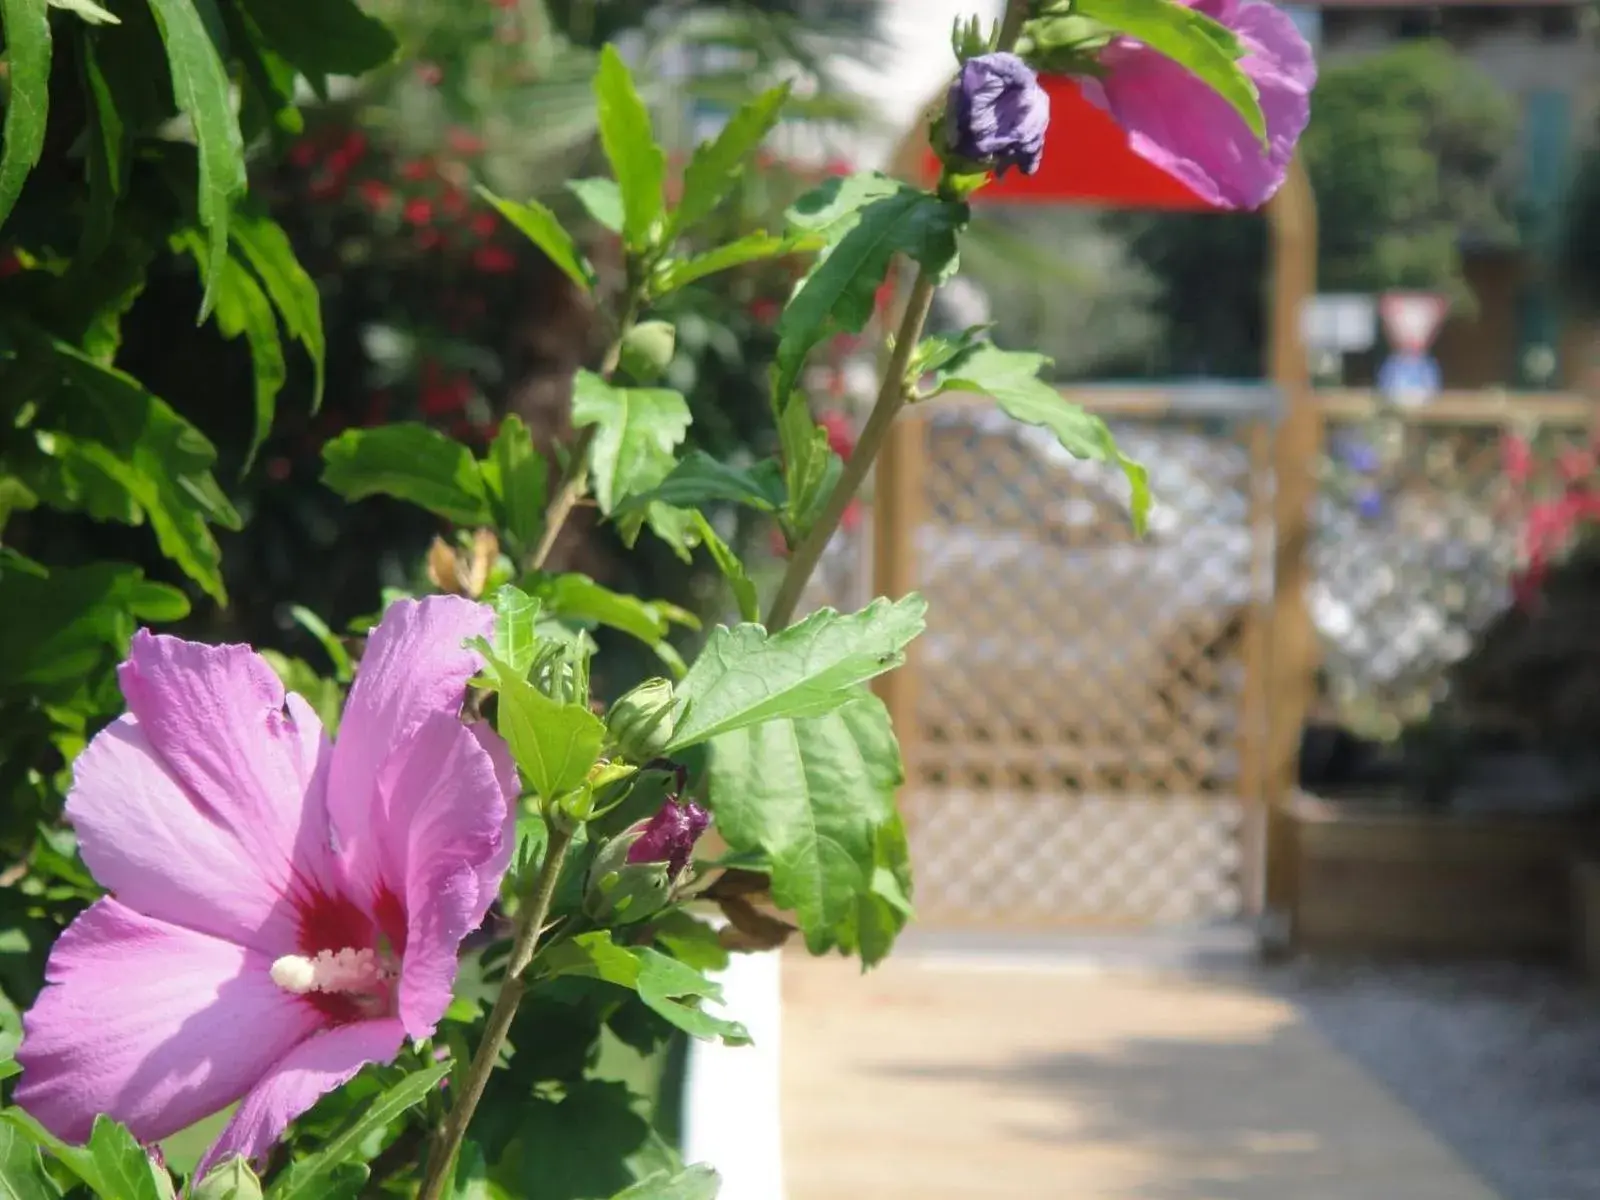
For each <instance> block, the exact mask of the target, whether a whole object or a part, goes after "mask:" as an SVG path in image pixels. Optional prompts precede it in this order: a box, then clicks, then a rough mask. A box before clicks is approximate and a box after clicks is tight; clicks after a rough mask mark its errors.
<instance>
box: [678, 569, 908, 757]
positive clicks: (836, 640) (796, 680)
mask: <svg viewBox="0 0 1600 1200" xmlns="http://www.w3.org/2000/svg"><path fill="white" fill-rule="evenodd" d="M927 609H928V606H927V603H926V602H925V601H924V600H923V599H922V597H921V596H918V595H915V594H913V595H910V596H907V597H905V598H904V599H903V600H894V601H890V600H885V599H881V598H880V599H878V600H874V601H873V602H872V603H871V604H869V605H868V606H867V607H866V608H864V609H862V610H861V611H860V612H857V613H851V614H849V615H847V616H841V615H840V614H839V613H837V612H835V611H834V610H833V609H831V608H824V609H819V610H818V611H817V612H814V613H812V614H811V615H810V616H809V617H807V618H806V619H805V620H803V621H801V622H800V623H799V624H796V625H791V626H789V628H787V629H784V630H782V631H780V632H778V633H775V634H769V633H767V631H766V630H765V629H763V628H761V626H759V625H736V626H734V627H733V628H732V629H729V628H728V627H726V626H718V627H717V628H716V629H715V630H713V631H712V633H711V637H710V639H709V640H708V641H707V642H706V646H705V649H704V650H703V651H701V653H700V657H699V658H698V659H696V660H695V664H694V666H693V667H691V668H690V670H689V674H688V675H687V676H685V677H684V680H683V682H682V683H680V684H679V685H678V690H677V698H678V699H677V702H678V719H677V723H676V728H675V730H674V732H673V737H672V742H671V744H670V745H669V746H668V751H669V752H670V753H676V752H678V751H682V750H686V749H688V748H689V747H690V746H694V745H698V744H699V743H700V742H704V741H708V740H709V739H711V738H714V737H717V736H718V735H720V734H724V733H729V732H732V731H733V730H735V729H743V728H745V727H746V726H749V725H759V724H761V723H762V722H764V721H774V720H777V719H779V718H783V717H787V718H791V719H800V718H803V717H815V716H821V715H823V714H825V713H828V712H831V711H833V710H834V709H836V708H838V707H839V706H840V705H841V704H844V703H845V702H846V701H847V700H848V699H849V698H850V694H851V690H852V689H853V688H855V687H856V685H857V684H861V683H865V682H866V681H867V680H869V679H871V678H873V677H874V676H877V675H881V674H883V673H884V672H885V671H891V670H893V669H894V668H895V667H897V666H899V665H900V664H901V663H902V662H904V661H905V648H906V647H907V646H908V645H910V644H911V641H912V639H913V638H915V637H916V636H917V635H918V634H919V633H921V632H922V629H923V618H924V616H925V615H926V613H927Z"/></svg>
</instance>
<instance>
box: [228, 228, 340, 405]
mask: <svg viewBox="0 0 1600 1200" xmlns="http://www.w3.org/2000/svg"><path fill="white" fill-rule="evenodd" d="M233 240H234V241H235V242H236V243H237V244H238V246H239V249H241V250H243V251H244V256H245V259H246V260H247V261H248V262H249V264H250V267H251V269H252V270H254V271H255V273H256V276H257V278H258V279H260V281H261V285H262V286H263V287H264V288H265V289H266V292H267V296H268V297H269V298H270V299H271V300H272V303H273V306H274V307H275V308H276V309H277V310H278V316H279V317H281V318H282V320H283V325H284V328H285V329H287V330H288V331H289V336H290V337H292V338H294V339H295V341H297V342H299V343H300V344H301V345H302V346H303V347H305V351H306V353H307V354H308V355H310V357H311V368H312V371H313V380H312V392H311V410H312V411H313V412H315V411H316V410H317V409H318V408H320V407H321V406H322V391H323V385H324V380H325V376H326V371H327V356H328V346H327V337H326V335H325V334H324V333H323V329H322V296H321V294H320V293H319V292H318V291H317V284H316V281H315V280H314V279H312V278H311V276H310V275H308V274H307V273H306V269H305V268H304V267H302V266H301V265H300V261H299V259H297V258H295V256H294V247H293V246H291V245H290V244H289V235H288V234H286V233H285V232H284V231H283V227H282V226H280V225H279V224H278V223H277V222H276V221H274V220H272V219H271V218H270V217H268V216H266V215H264V214H262V213H259V212H256V211H255V210H254V209H253V208H252V207H250V206H249V205H245V206H243V207H241V208H239V209H238V210H236V211H235V213H234V218H233Z"/></svg>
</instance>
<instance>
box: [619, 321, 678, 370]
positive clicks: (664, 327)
mask: <svg viewBox="0 0 1600 1200" xmlns="http://www.w3.org/2000/svg"><path fill="white" fill-rule="evenodd" d="M677 349H678V331H677V330H676V329H674V328H673V327H672V322H670V321H641V322H639V324H637V325H635V326H634V327H633V328H632V329H630V330H628V332H627V333H626V334H625V335H624V336H623V339H622V362H621V365H622V369H623V370H624V371H626V372H627V373H628V376H629V378H631V379H632V380H633V381H634V382H635V383H638V384H651V383H654V382H655V381H656V380H658V379H660V378H661V377H662V376H663V375H664V374H666V371H667V368H668V367H669V366H671V365H672V356H673V355H674V354H675V353H677Z"/></svg>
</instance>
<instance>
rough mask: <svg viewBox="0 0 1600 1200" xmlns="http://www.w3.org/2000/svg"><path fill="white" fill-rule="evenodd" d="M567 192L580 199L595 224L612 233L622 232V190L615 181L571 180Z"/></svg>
mask: <svg viewBox="0 0 1600 1200" xmlns="http://www.w3.org/2000/svg"><path fill="white" fill-rule="evenodd" d="M567 191H569V192H571V193H572V194H573V195H574V196H576V197H577V198H578V203H579V204H581V205H583V211H584V212H586V213H588V214H589V216H590V217H592V218H593V219H594V222H595V224H597V225H599V226H600V227H601V228H602V229H609V230H610V231H611V232H612V233H621V232H622V189H621V188H619V187H618V186H617V181H616V180H615V179H569V180H567Z"/></svg>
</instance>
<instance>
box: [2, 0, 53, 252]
mask: <svg viewBox="0 0 1600 1200" xmlns="http://www.w3.org/2000/svg"><path fill="white" fill-rule="evenodd" d="M0 26H3V27H4V29H5V35H6V38H5V40H6V67H7V77H6V82H7V83H8V84H9V86H10V91H9V92H8V94H7V99H6V124H5V145H4V146H3V147H0V225H4V224H5V220H6V218H7V217H8V216H10V215H11V209H12V207H13V206H14V205H15V204H16V202H17V197H18V196H20V195H21V194H22V185H23V184H24V183H26V182H27V179H28V174H29V173H30V172H31V171H32V170H33V168H34V167H36V166H38V164H39V155H40V154H41V153H42V152H43V150H44V131H45V124H46V121H47V118H48V115H49V105H50V51H51V44H50V6H49V4H47V3H46V0H0Z"/></svg>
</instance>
